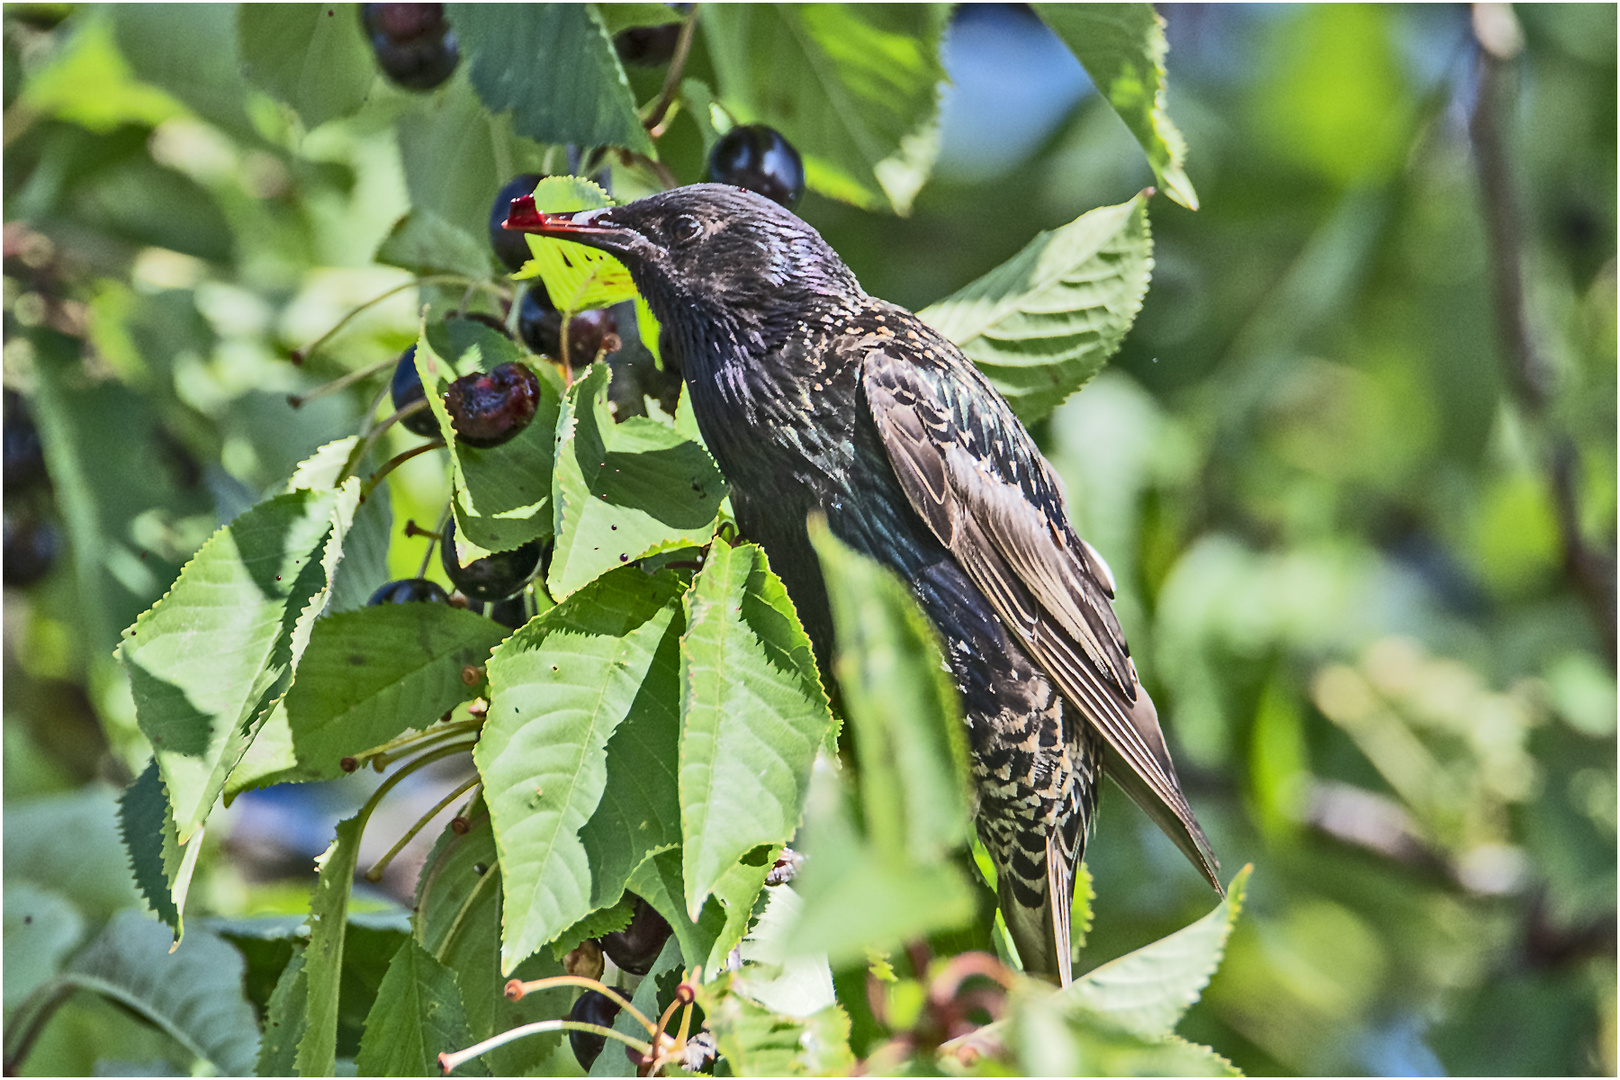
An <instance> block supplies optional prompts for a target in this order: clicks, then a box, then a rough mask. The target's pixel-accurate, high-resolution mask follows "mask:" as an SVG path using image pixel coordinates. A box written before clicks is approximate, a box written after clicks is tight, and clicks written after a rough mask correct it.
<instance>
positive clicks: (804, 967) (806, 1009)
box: [734, 885, 837, 1016]
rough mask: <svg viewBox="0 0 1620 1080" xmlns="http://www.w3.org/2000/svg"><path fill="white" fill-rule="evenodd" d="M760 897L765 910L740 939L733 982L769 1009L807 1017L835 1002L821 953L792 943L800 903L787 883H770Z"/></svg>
mask: <svg viewBox="0 0 1620 1080" xmlns="http://www.w3.org/2000/svg"><path fill="white" fill-rule="evenodd" d="M765 896H766V902H765V910H764V911H762V912H760V914H759V919H758V921H757V922H755V924H754V927H753V929H752V930H751V931H750V932H749V934H748V937H747V939H746V940H744V941H743V944H742V950H741V952H742V960H743V967H742V968H741V969H739V971H738V973H737V978H736V982H735V984H734V985H735V986H736V988H737V990H739V991H740V992H741V993H743V994H746V995H747V996H748V997H749V998H750V999H751V1000H753V1001H756V1002H758V1003H759V1004H760V1005H763V1006H764V1007H765V1008H767V1009H770V1010H771V1011H772V1012H778V1013H783V1014H785V1015H787V1016H813V1015H815V1014H816V1013H818V1012H820V1011H821V1010H822V1009H825V1008H826V1007H827V1006H829V1005H832V1004H834V1003H835V1002H836V1001H837V997H836V996H835V993H834V990H833V977H832V971H831V969H830V968H828V966H827V957H826V956H825V955H819V954H810V955H805V954H803V953H800V952H798V951H797V950H795V949H793V948H792V946H791V940H792V934H793V930H794V927H796V926H797V925H798V923H799V919H800V917H801V913H802V911H803V910H804V902H803V901H802V900H800V899H799V895H798V893H796V892H794V890H793V888H792V887H791V886H789V885H773V886H771V887H770V888H768V889H766V890H765Z"/></svg>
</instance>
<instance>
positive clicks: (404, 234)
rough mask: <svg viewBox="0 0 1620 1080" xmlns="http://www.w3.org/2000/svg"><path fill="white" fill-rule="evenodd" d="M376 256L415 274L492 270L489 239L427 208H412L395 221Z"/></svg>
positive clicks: (477, 275)
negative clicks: (474, 233)
mask: <svg viewBox="0 0 1620 1080" xmlns="http://www.w3.org/2000/svg"><path fill="white" fill-rule="evenodd" d="M373 258H374V259H375V260H376V261H377V262H380V263H382V264H384V265H385V266H398V267H400V268H401V269H404V270H409V271H411V273H413V274H465V275H466V276H468V277H471V278H482V277H484V276H485V275H486V274H488V273H489V266H490V251H489V239H488V238H487V237H484V236H474V235H473V234H472V233H470V232H468V231H467V230H466V229H464V228H461V227H460V226H458V225H455V224H452V223H451V222H449V221H448V220H446V219H445V218H444V217H442V216H440V215H439V214H438V213H436V212H434V211H433V210H430V209H428V208H426V207H421V206H417V207H412V208H411V210H410V212H409V213H407V214H406V215H405V216H404V217H402V218H400V219H399V220H398V221H396V222H395V223H394V227H393V228H392V229H390V230H388V235H387V236H386V237H384V238H383V242H382V244H380V245H379V246H378V248H377V254H376V255H374V256H373Z"/></svg>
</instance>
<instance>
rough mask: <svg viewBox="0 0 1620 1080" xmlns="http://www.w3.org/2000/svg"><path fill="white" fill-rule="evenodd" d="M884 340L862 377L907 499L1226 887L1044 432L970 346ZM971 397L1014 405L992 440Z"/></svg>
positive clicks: (865, 361)
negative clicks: (897, 344) (1067, 509)
mask: <svg viewBox="0 0 1620 1080" xmlns="http://www.w3.org/2000/svg"><path fill="white" fill-rule="evenodd" d="M885 344H886V342H884V341H882V340H881V339H876V338H868V339H866V341H865V342H863V346H864V355H863V358H862V369H863V370H862V384H863V388H864V390H865V396H866V402H867V407H868V408H869V410H870V411H871V414H872V418H873V420H874V421H875V422H876V424H877V429H878V432H879V434H880V435H881V437H882V440H883V445H884V448H885V449H886V450H887V452H888V455H889V459H890V462H891V464H892V465H893V466H894V470H895V473H896V475H897V476H898V477H899V480H900V486H901V488H902V490H904V491H905V493H906V498H907V500H908V501H909V502H910V503H911V505H912V506H913V507H914V508H915V509H916V510H917V512H918V514H920V515H921V516H922V518H923V520H924V521H926V522H927V523H928V526H929V528H930V530H932V531H933V533H934V535H935V536H936V537H938V538H939V540H940V542H941V543H943V544H944V545H945V546H946V547H947V548H948V549H949V550H950V551H951V552H952V554H953V555H955V556H956V558H957V560H958V561H959V562H960V563H961V564H962V568H963V569H964V570H965V571H966V572H967V574H968V577H969V578H971V579H972V581H973V583H974V584H975V585H977V586H978V587H979V588H980V590H982V591H983V592H984V594H985V596H986V598H987V599H988V600H989V601H990V603H991V605H992V606H993V607H994V608H995V610H996V612H997V613H998V614H999V615H1000V616H1001V617H1002V620H1003V621H1004V622H1005V623H1006V624H1007V625H1008V627H1009V629H1011V630H1012V631H1013V632H1014V633H1016V634H1017V635H1018V636H1019V638H1020V639H1021V640H1022V641H1023V642H1024V643H1025V645H1026V647H1027V648H1028V649H1029V651H1030V653H1031V655H1032V656H1034V658H1035V659H1036V661H1037V662H1038V663H1040V665H1041V666H1042V667H1043V668H1044V669H1045V670H1046V671H1047V672H1048V673H1050V674H1051V676H1052V678H1053V680H1054V681H1055V682H1056V683H1057V685H1058V688H1059V689H1060V690H1061V691H1062V692H1063V695H1064V697H1066V698H1068V700H1069V701H1070V702H1072V703H1073V704H1074V706H1075V707H1076V708H1077V709H1079V711H1080V713H1081V714H1082V715H1084V716H1085V717H1086V719H1087V720H1089V721H1090V722H1091V723H1092V724H1093V725H1095V726H1096V728H1097V730H1098V731H1099V732H1100V733H1101V734H1102V737H1103V740H1104V742H1105V744H1106V745H1107V747H1108V750H1109V755H1108V761H1109V766H1110V767H1109V772H1110V773H1111V774H1112V775H1113V776H1114V778H1115V780H1117V781H1118V782H1119V783H1120V786H1121V787H1123V788H1124V789H1125V790H1126V792H1127V793H1128V794H1130V795H1131V797H1132V799H1133V800H1135V801H1136V802H1137V803H1138V804H1140V805H1141V806H1142V808H1143V809H1144V810H1146V811H1147V813H1148V815H1149V816H1150V817H1152V818H1153V820H1154V821H1155V822H1156V823H1157V824H1158V825H1159V826H1160V827H1161V828H1162V829H1164V831H1165V832H1166V833H1167V834H1168V835H1169V836H1170V838H1171V839H1172V840H1174V841H1175V842H1176V845H1177V846H1178V847H1179V848H1181V850H1182V851H1183V852H1184V853H1185V854H1186V855H1187V857H1188V858H1189V859H1190V860H1191V861H1192V863H1193V865H1195V866H1197V867H1198V868H1199V870H1200V871H1202V872H1203V874H1204V876H1205V877H1206V878H1208V879H1209V882H1210V884H1212V885H1213V886H1214V887H1215V888H1216V889H1217V890H1219V889H1220V888H1221V885H1220V879H1219V877H1218V876H1217V869H1218V864H1217V863H1216V861H1215V857H1214V853H1213V852H1212V851H1211V849H1210V846H1209V841H1208V840H1207V839H1206V838H1205V836H1204V833H1203V830H1202V829H1201V828H1199V826H1198V822H1197V819H1196V818H1195V817H1194V816H1193V812H1192V808H1191V807H1190V806H1189V805H1188V804H1187V800H1186V797H1185V796H1184V795H1183V794H1182V792H1181V784H1180V782H1179V781H1178V780H1177V779H1176V772H1175V766H1174V764H1173V763H1172V762H1171V760H1170V754H1169V750H1168V749H1167V747H1166V746H1165V742H1164V734H1163V732H1162V731H1161V730H1160V727H1159V718H1158V713H1157V711H1156V710H1155V709H1154V707H1153V702H1152V701H1151V699H1149V697H1148V695H1147V693H1146V692H1145V691H1143V690H1142V689H1141V686H1140V684H1139V683H1138V681H1137V677H1136V666H1135V665H1134V664H1133V663H1132V662H1131V659H1130V651H1129V649H1128V648H1127V646H1126V644H1125V637H1124V634H1123V632H1122V631H1121V630H1120V627H1119V622H1118V620H1117V619H1116V618H1115V617H1114V612H1113V608H1112V606H1111V605H1110V604H1109V600H1110V599H1111V598H1112V596H1113V588H1112V582H1111V580H1110V577H1109V574H1108V571H1107V568H1106V566H1105V565H1104V564H1103V563H1102V560H1101V558H1100V557H1099V556H1097V555H1096V553H1095V552H1094V551H1092V550H1091V548H1090V547H1089V545H1087V544H1086V543H1085V542H1084V541H1083V540H1081V539H1080V538H1079V537H1078V536H1076V535H1075V534H1074V531H1073V529H1072V528H1070V526H1069V523H1068V519H1067V516H1066V515H1065V514H1064V512H1063V508H1062V500H1061V497H1060V496H1059V494H1058V486H1057V482H1056V480H1055V478H1053V477H1052V475H1051V473H1050V472H1049V470H1048V467H1047V465H1046V463H1045V461H1044V460H1042V459H1041V457H1040V455H1039V453H1038V452H1037V451H1036V449H1035V447H1034V443H1033V442H1032V441H1031V440H1030V439H1029V436H1028V434H1027V433H1026V432H1025V431H1024V429H1023V427H1022V425H1020V424H1019V423H1018V421H1017V420H1016V418H1014V417H1013V415H1012V412H1011V410H1010V409H1007V408H1006V406H1005V403H1004V402H1002V401H1001V399H1000V397H999V396H997V395H996V394H995V391H994V390H992V389H991V388H990V386H989V384H988V383H987V382H984V381H983V379H982V378H980V377H977V376H978V373H977V370H976V369H974V368H973V367H972V366H971V365H970V364H968V362H967V361H966V360H965V359H964V358H962V357H961V356H960V354H957V355H956V357H954V359H955V360H956V363H947V362H945V361H943V360H940V359H939V357H938V356H937V353H936V355H935V357H934V359H935V363H934V365H932V366H926V367H925V366H922V365H919V364H917V363H914V362H911V361H909V360H905V359H900V358H896V357H894V356H892V355H890V354H889V352H887V351H886V350H885V349H884V348H883V346H884V345H885ZM940 345H941V347H945V346H944V345H943V343H940ZM974 409H978V410H983V409H992V410H994V409H999V410H1001V411H1003V412H1004V413H1005V415H993V416H992V417H991V418H990V421H989V423H991V424H995V425H997V426H996V429H995V430H996V434H995V436H994V437H995V439H996V443H995V446H994V450H995V453H992V452H991V448H990V446H989V445H987V444H988V443H989V442H990V439H991V436H990V435H989V434H988V432H987V430H986V428H985V426H984V424H982V423H981V424H980V425H979V426H978V427H975V426H974V425H973V423H972V416H973V410H974Z"/></svg>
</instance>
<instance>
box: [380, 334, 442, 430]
mask: <svg viewBox="0 0 1620 1080" xmlns="http://www.w3.org/2000/svg"><path fill="white" fill-rule="evenodd" d="M388 389H389V392H390V393H391V394H392V395H393V399H394V411H395V412H398V411H399V410H400V409H403V408H404V407H405V406H407V405H409V404H410V403H411V402H413V401H426V400H427V391H425V390H423V389H422V376H421V375H420V374H419V373H418V372H417V370H416V346H415V345H412V346H411V347H410V348H408V349H406V350H405V351H404V352H402V353H400V354H399V363H398V364H396V365H395V366H394V381H393V382H392V383H390V384H389V387H388ZM400 424H401V425H403V426H404V428H405V430H406V431H409V432H413V433H415V434H417V435H423V436H429V437H431V436H434V435H437V434H438V433H439V422H438V421H437V420H435V419H434V418H433V413H432V411H431V410H429V409H420V410H418V411H416V412H413V413H411V415H409V416H407V417H406V418H405V419H403V420H401V421H400Z"/></svg>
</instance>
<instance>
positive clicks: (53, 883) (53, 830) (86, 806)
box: [0, 784, 141, 921]
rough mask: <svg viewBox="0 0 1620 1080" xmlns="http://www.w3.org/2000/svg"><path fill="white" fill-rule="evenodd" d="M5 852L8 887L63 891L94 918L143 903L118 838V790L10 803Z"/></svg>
mask: <svg viewBox="0 0 1620 1080" xmlns="http://www.w3.org/2000/svg"><path fill="white" fill-rule="evenodd" d="M0 853H3V856H4V877H5V880H6V882H7V884H11V885H16V884H20V883H22V882H31V883H33V884H35V885H38V886H41V887H42V888H48V889H53V890H56V891H58V892H61V893H62V894H64V895H66V896H70V897H72V898H73V904H74V906H75V907H77V908H78V909H79V910H80V911H81V912H83V913H84V914H85V915H86V916H87V917H89V918H91V919H93V920H96V921H100V920H102V919H106V918H108V917H110V916H111V915H112V914H113V913H114V912H117V911H119V910H121V909H123V908H127V907H130V906H132V905H139V904H140V903H141V893H140V890H139V889H138V888H137V887H136V884H135V881H134V879H133V878H132V877H131V875H130V867H129V858H128V852H127V850H126V849H125V847H124V844H123V841H122V840H121V839H120V838H119V835H118V792H116V791H115V790H113V789H112V788H110V787H107V786H105V785H103V784H89V785H87V786H85V787H82V788H79V789H78V790H76V791H67V792H61V793H57V794H52V795H42V796H39V797H37V798H30V799H20V798H14V799H7V800H6V803H5V843H4V844H3V845H0Z"/></svg>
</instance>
